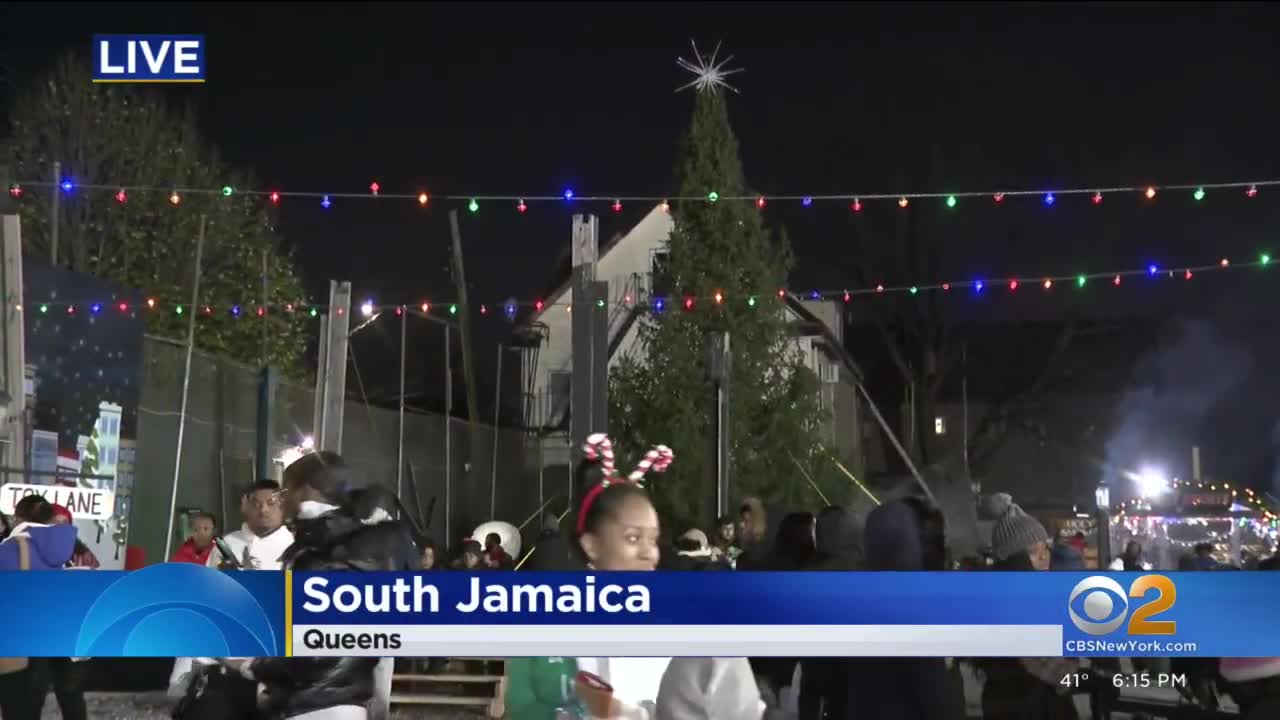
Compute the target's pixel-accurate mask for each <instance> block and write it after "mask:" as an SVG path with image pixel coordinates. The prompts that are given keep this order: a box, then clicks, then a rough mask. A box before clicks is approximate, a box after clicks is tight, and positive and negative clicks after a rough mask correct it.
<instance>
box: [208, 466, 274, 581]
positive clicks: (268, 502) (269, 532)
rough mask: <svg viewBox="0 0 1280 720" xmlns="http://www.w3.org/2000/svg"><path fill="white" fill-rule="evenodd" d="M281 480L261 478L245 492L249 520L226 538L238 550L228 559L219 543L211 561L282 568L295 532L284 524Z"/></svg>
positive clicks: (250, 567) (244, 509)
mask: <svg viewBox="0 0 1280 720" xmlns="http://www.w3.org/2000/svg"><path fill="white" fill-rule="evenodd" d="M281 500H282V498H281V489H280V484H279V483H277V482H276V481H275V480H259V481H258V482H256V483H254V484H253V486H252V487H250V488H249V490H248V492H246V493H245V496H244V499H243V502H242V504H241V511H242V512H243V513H244V516H245V521H244V525H243V526H241V528H240V529H239V530H237V531H235V532H233V533H231V534H230V535H227V536H225V537H223V538H222V540H223V542H224V543H226V545H227V547H228V548H230V549H231V551H232V552H233V553H234V554H235V557H234V558H232V559H230V560H228V558H225V557H223V555H222V551H221V550H219V549H218V548H217V547H215V548H214V549H213V552H211V553H209V561H208V565H209V567H211V568H219V567H222V565H223V564H224V563H226V564H230V565H234V566H237V567H238V568H240V569H242V570H280V569H281V568H283V567H284V563H283V562H282V560H281V558H282V557H283V556H284V551H285V550H288V549H289V546H291V545H293V533H291V532H289V528H287V527H285V526H284V508H283V505H282V502H281Z"/></svg>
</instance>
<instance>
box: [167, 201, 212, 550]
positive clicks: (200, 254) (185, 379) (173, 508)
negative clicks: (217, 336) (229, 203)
mask: <svg viewBox="0 0 1280 720" xmlns="http://www.w3.org/2000/svg"><path fill="white" fill-rule="evenodd" d="M205 224H206V220H205V216H204V215H201V216H200V233H199V234H198V235H196V263H195V269H194V270H193V272H192V278H191V305H190V307H191V312H188V313H187V351H186V357H185V359H184V361H183V367H182V402H181V404H180V405H179V410H178V443H177V449H176V450H175V451H174V458H173V486H172V487H171V488H170V489H169V525H168V528H167V529H166V530H165V534H164V558H165V560H168V559H169V558H170V557H171V556H172V553H173V523H174V520H176V518H175V517H174V515H176V514H177V512H178V480H179V479H181V477H182V438H183V435H184V434H185V431H186V428H187V401H188V400H189V399H190V395H191V356H192V354H194V353H195V349H196V316H197V315H199V313H198V312H197V311H196V308H198V307H200V273H201V271H202V269H203V268H202V267H201V262H202V261H203V259H204V228H205Z"/></svg>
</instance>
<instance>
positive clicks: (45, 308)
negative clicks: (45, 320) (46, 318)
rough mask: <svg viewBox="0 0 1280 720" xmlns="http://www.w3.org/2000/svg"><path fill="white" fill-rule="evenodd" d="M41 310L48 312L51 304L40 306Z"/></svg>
mask: <svg viewBox="0 0 1280 720" xmlns="http://www.w3.org/2000/svg"><path fill="white" fill-rule="evenodd" d="M40 312H41V313H47V312H49V306H48V305H41V306H40Z"/></svg>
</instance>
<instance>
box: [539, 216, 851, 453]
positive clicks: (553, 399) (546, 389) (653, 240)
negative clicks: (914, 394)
mask: <svg viewBox="0 0 1280 720" xmlns="http://www.w3.org/2000/svg"><path fill="white" fill-rule="evenodd" d="M672 227H673V223H672V220H671V216H670V214H668V213H667V212H666V211H665V210H663V208H662V207H661V206H657V207H655V208H654V209H653V210H652V211H651V212H650V213H649V214H648V215H646V216H645V217H644V219H643V220H641V221H640V222H639V223H638V224H637V225H636V226H635V227H634V228H632V229H631V231H630V232H629V233H627V234H626V236H624V237H623V238H621V239H620V240H618V241H617V242H616V243H614V244H613V245H612V246H611V247H609V248H608V249H607V252H604V253H603V254H602V255H601V256H600V258H599V259H598V261H597V263H596V277H597V279H599V280H602V281H608V283H609V298H610V306H609V310H608V312H609V313H610V336H611V337H612V336H613V333H614V332H616V328H617V327H619V326H620V325H621V324H622V323H623V321H624V319H625V317H626V315H627V312H628V311H627V310H626V309H624V308H622V307H621V305H622V303H623V301H624V300H625V297H626V296H627V295H631V297H632V300H636V299H642V298H647V297H648V295H649V287H650V283H651V280H652V276H651V272H652V263H653V257H654V255H655V254H656V253H660V252H663V251H664V250H665V248H666V244H667V239H668V237H670V234H671V230H672ZM601 250H602V251H604V250H605V248H601ZM545 302H546V304H547V308H546V309H545V310H544V311H543V312H542V313H540V314H539V315H538V316H536V317H534V318H533V320H534V321H536V322H540V323H543V324H544V325H546V327H547V336H546V342H545V343H544V344H543V345H542V347H541V349H540V350H539V351H538V353H537V356H536V357H537V360H536V363H537V367H536V368H535V369H534V373H533V392H532V394H531V396H529V398H528V400H527V402H531V403H533V409H532V410H533V411H532V412H530V413H528V414H527V417H528V420H529V422H530V424H532V425H534V426H538V427H541V426H546V425H548V424H551V423H555V422H557V421H558V420H560V418H561V417H562V416H563V408H564V404H563V401H561V402H560V403H557V395H559V394H560V392H559V391H560V389H561V388H562V387H563V383H564V382H565V381H566V378H565V375H566V374H568V373H571V372H572V370H573V347H572V345H573V326H572V320H573V316H572V313H571V312H570V310H569V308H571V307H572V303H573V289H572V287H571V286H570V285H569V284H568V283H566V285H565V287H564V288H563V289H562V290H561V291H560V293H559V294H558V295H555V296H553V297H548V298H546V299H545ZM674 302H678V299H677V300H676V301H673V305H672V308H671V311H672V312H679V310H678V308H677V307H676V306H675V304H674ZM804 305H805V308H806V309H807V310H808V311H809V312H811V313H813V315H815V316H816V317H817V318H818V319H819V320H821V321H823V322H824V323H825V324H826V325H827V327H828V328H830V329H831V331H832V332H833V333H835V334H836V337H837V338H838V337H839V333H840V332H841V330H842V328H841V323H840V321H839V318H840V310H841V308H840V307H839V305H838V304H837V302H836V301H806V302H804ZM786 313H787V320H788V321H790V322H794V321H796V320H798V319H799V318H798V317H797V316H796V315H795V313H794V312H792V311H791V310H790V309H789V308H788V309H787V310H786ZM639 328H640V322H639V321H637V322H635V323H633V324H632V325H631V327H630V328H629V329H628V331H627V334H626V335H625V336H624V337H623V338H622V339H621V340H620V341H619V342H618V347H617V351H616V352H615V353H614V354H613V357H611V358H610V361H609V362H610V366H611V367H612V366H614V365H616V364H617V363H618V362H619V361H621V360H622V359H623V358H625V357H628V356H629V355H631V354H633V353H635V352H638V351H639V348H638V345H637V339H638V337H639V332H638V331H639ZM822 342H823V339H822V338H819V337H800V338H797V339H796V349H797V350H798V351H799V352H800V353H801V355H802V357H803V358H804V361H805V364H806V365H807V366H808V367H809V369H810V370H812V371H813V372H814V374H815V375H817V376H818V377H819V378H820V379H825V380H826V381H827V382H824V383H823V391H822V400H823V402H824V406H825V407H827V409H828V411H829V412H831V414H832V415H833V416H834V417H838V418H841V419H842V420H843V422H833V423H831V424H830V427H829V428H827V430H826V432H824V435H825V436H826V437H824V440H826V441H827V443H828V446H829V447H832V448H833V449H838V450H847V449H853V448H856V447H857V446H858V445H860V443H859V442H858V433H857V432H856V429H850V428H849V427H848V425H849V422H850V421H852V422H853V423H854V424H855V426H856V412H852V413H851V411H850V409H849V408H847V407H845V406H846V405H847V404H848V402H849V401H850V399H851V396H850V395H849V394H848V392H847V390H848V388H844V387H838V385H839V383H840V381H841V380H842V379H843V380H844V381H848V380H849V379H850V378H848V377H843V378H842V376H843V375H847V373H845V372H844V371H843V370H842V368H841V367H840V366H839V364H838V363H836V361H834V360H833V359H832V358H831V357H830V356H829V355H828V354H827V353H824V352H822V351H821V350H820V349H819V345H820V344H821V343H822ZM526 357H532V356H528V355H527V356H526ZM557 376H559V378H558V379H557ZM850 415H852V417H850ZM570 450H571V449H570V448H569V447H568V444H567V442H566V439H565V437H563V436H554V437H548V438H547V440H546V442H545V443H544V444H543V465H544V466H551V465H565V464H568V463H569V462H570ZM841 454H843V453H841Z"/></svg>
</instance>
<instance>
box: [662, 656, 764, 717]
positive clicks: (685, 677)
mask: <svg viewBox="0 0 1280 720" xmlns="http://www.w3.org/2000/svg"><path fill="white" fill-rule="evenodd" d="M656 714H657V719H656V720H761V719H762V718H764V717H765V702H764V700H763V699H761V697H760V688H759V686H757V685H756V678H755V674H754V673H753V672H752V671H751V663H750V662H748V661H747V659H746V658H673V659H672V660H671V663H670V664H669V665H667V671H666V672H665V673H663V674H662V684H661V685H660V686H659V687H658V702H657V713H656Z"/></svg>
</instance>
